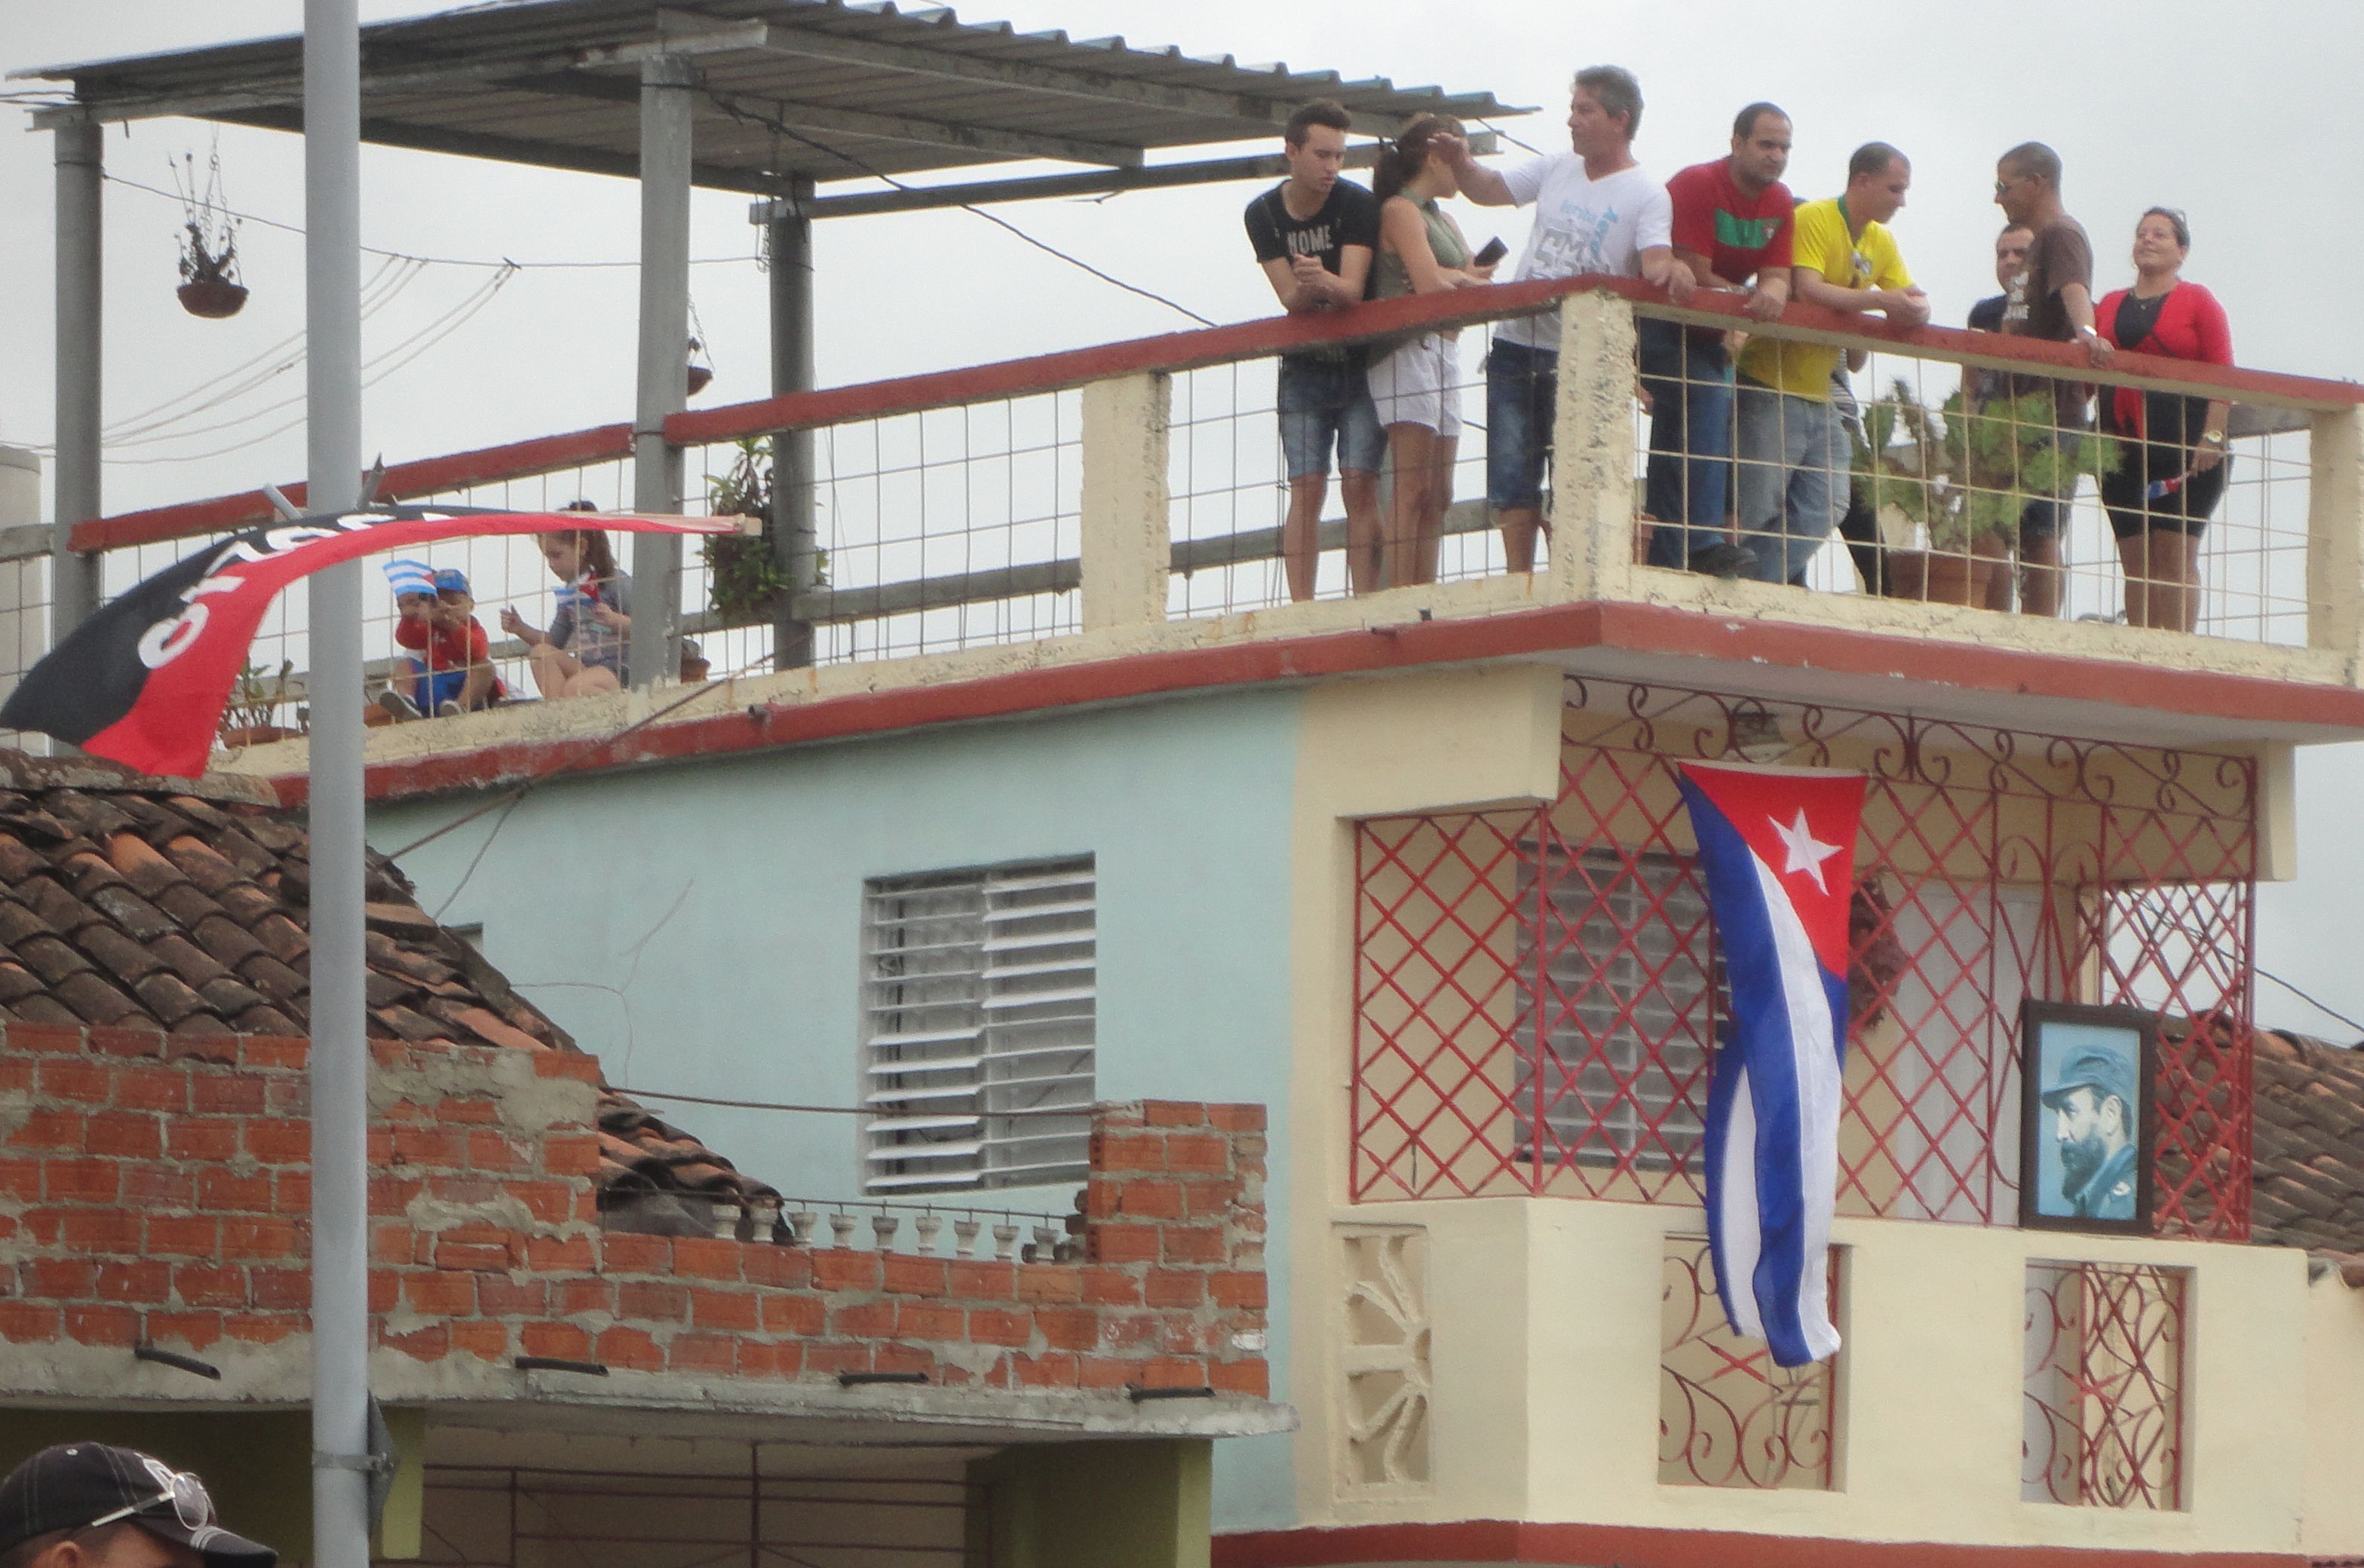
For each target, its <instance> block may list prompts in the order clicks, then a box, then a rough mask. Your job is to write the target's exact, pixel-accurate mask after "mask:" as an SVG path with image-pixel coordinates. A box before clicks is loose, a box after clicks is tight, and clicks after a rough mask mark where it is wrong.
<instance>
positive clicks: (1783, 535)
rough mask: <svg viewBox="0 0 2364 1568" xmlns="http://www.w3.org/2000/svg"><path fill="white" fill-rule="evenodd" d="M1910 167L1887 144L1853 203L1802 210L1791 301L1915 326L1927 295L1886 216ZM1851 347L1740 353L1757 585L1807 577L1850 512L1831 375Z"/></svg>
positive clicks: (1781, 346) (1761, 342)
mask: <svg viewBox="0 0 2364 1568" xmlns="http://www.w3.org/2000/svg"><path fill="white" fill-rule="evenodd" d="M1911 185H1912V164H1911V163H1909V162H1907V161H1905V157H1904V154H1902V153H1901V152H1899V151H1898V150H1896V149H1894V148H1893V147H1890V146H1889V145H1888V144H1887V143H1886V142H1884V141H1874V142H1870V143H1868V144H1866V145H1865V146H1863V147H1859V148H1857V150H1856V153H1855V156H1854V157H1852V158H1850V159H1848V160H1847V186H1846V195H1843V196H1833V197H1829V198H1826V199H1824V200H1823V201H1818V202H1805V203H1802V204H1801V206H1799V208H1798V216H1797V222H1796V234H1795V238H1794V239H1793V240H1792V242H1791V246H1790V263H1791V265H1790V298H1792V299H1802V300H1806V301H1809V302H1811V303H1812V304H1815V305H1819V306H1825V307H1827V308H1829V309H1832V310H1836V311H1842V312H1845V313H1846V314H1849V315H1864V314H1868V313H1870V312H1873V311H1877V312H1879V314H1881V315H1883V316H1885V317H1888V318H1889V319H1890V321H1894V322H1898V323H1901V324H1902V325H1904V326H1907V327H1918V326H1921V325H1922V324H1924V322H1926V321H1927V320H1928V319H1929V298H1928V296H1927V295H1924V294H1923V293H1922V292H1921V291H1920V289H1918V288H1916V287H1915V286H1913V283H1912V274H1911V273H1910V272H1906V271H1905V270H1904V258H1903V256H1902V255H1901V253H1900V252H1899V251H1898V250H1897V249H1896V239H1895V237H1894V236H1893V235H1891V234H1890V233H1889V231H1888V228H1887V225H1888V220H1889V219H1890V218H1892V217H1895V216H1896V214H1897V210H1898V209H1899V208H1901V207H1902V206H1903V205H1904V193H1905V191H1906V190H1907V189H1908V188H1910V187H1911ZM1842 352H1844V350H1839V349H1835V348H1832V347H1829V346H1827V345H1825V344H1821V343H1799V342H1792V341H1787V340H1784V339H1776V338H1770V337H1767V336H1764V335H1763V334H1761V333H1760V334H1758V335H1756V336H1755V337H1752V338H1751V339H1749V340H1748V347H1747V348H1746V349H1745V350H1742V352H1741V356H1740V365H1739V374H1738V377H1737V381H1738V384H1739V406H1740V439H1739V459H1740V461H1739V501H1740V507H1739V509H1740V530H1741V543H1742V544H1744V545H1745V546H1746V547H1747V548H1748V550H1749V551H1750V553H1752V554H1753V555H1755V556H1756V577H1757V579H1758V580H1759V581H1760V582H1766V583H1790V582H1795V581H1798V580H1800V579H1801V578H1802V577H1803V576H1804V574H1805V571H1806V563H1807V562H1810V561H1812V559H1813V558H1814V552H1815V551H1816V550H1820V549H1821V548H1822V546H1823V539H1826V538H1828V537H1829V536H1830V532H1831V530H1832V529H1833V528H1835V527H1837V526H1838V520H1839V517H1840V515H1841V514H1843V513H1844V512H1845V510H1846V498H1847V484H1848V475H1849V472H1850V470H1851V468H1852V467H1853V463H1852V460H1851V457H1850V454H1849V452H1848V450H1847V441H1846V435H1845V430H1844V428H1842V427H1841V425H1840V423H1839V417H1838V410H1837V409H1835V408H1834V407H1833V406H1832V405H1831V377H1832V375H1833V374H1834V373H1836V372H1837V370H1838V368H1839V358H1840V355H1841V353H1842Z"/></svg>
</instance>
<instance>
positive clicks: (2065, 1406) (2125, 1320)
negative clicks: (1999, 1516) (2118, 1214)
mask: <svg viewBox="0 0 2364 1568" xmlns="http://www.w3.org/2000/svg"><path fill="white" fill-rule="evenodd" d="M2185 1285H2186V1275H2185V1272H2184V1271H2183V1270H2181V1269H2162V1268H2153V1267H2150V1266H2149V1265H2147V1264H2131V1265H2129V1264H2121V1263H2093V1262H2034V1261H2031V1262H2029V1263H2028V1265H2027V1327H2026V1338H2025V1341H2024V1343H2025V1347H2026V1372H2025V1384H2024V1387H2025V1392H2026V1402H2025V1407H2024V1415H2025V1420H2024V1431H2023V1435H2022V1438H2021V1444H2020V1454H2021V1462H2020V1495H2021V1496H2023V1497H2024V1498H2026V1499H2027V1500H2028V1501H2031V1502H2038V1503H2042V1502H2053V1503H2069V1504H2077V1505H2082V1506H2085V1507H2103V1508H2167V1509H2172V1508H2180V1507H2182V1506H2183V1345H2184V1331H2185V1328H2186V1323H2187V1319H2186V1316H2185V1299H2186V1296H2185Z"/></svg>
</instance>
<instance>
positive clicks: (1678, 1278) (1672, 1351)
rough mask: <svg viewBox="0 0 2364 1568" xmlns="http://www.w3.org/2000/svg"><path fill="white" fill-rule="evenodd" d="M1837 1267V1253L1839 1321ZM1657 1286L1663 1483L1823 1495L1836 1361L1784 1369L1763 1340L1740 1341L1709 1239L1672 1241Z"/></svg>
mask: <svg viewBox="0 0 2364 1568" xmlns="http://www.w3.org/2000/svg"><path fill="white" fill-rule="evenodd" d="M1837 1265H1838V1259H1837V1257H1836V1256H1835V1255H1834V1256H1833V1258H1832V1268H1831V1305H1832V1311H1833V1316H1834V1317H1835V1316H1836V1315H1837V1307H1838V1277H1839V1270H1838V1266H1837ZM1661 1279H1662V1283H1663V1289H1662V1294H1661V1296H1660V1300H1661V1304H1662V1305H1661V1307H1660V1311H1659V1337H1658V1480H1659V1481H1660V1482H1661V1483H1663V1484H1666V1485H1678V1486H1740V1487H1754V1488H1758V1489H1764V1490H1780V1489H1805V1490H1817V1491H1820V1490H1827V1489H1828V1488H1829V1486H1830V1485H1831V1461H1832V1453H1833V1442H1832V1424H1833V1419H1834V1409H1835V1403H1836V1394H1837V1389H1838V1373H1837V1358H1836V1357H1833V1358H1832V1359H1831V1360H1829V1361H1823V1362H1814V1363H1813V1364H1812V1365H1811V1366H1801V1367H1779V1366H1775V1365H1774V1364H1773V1358H1772V1354H1771V1352H1770V1351H1767V1349H1766V1348H1765V1346H1764V1344H1763V1343H1762V1342H1760V1341H1757V1340H1743V1339H1741V1338H1740V1337H1738V1336H1737V1335H1735V1334H1734V1333H1733V1331H1732V1328H1731V1325H1729V1324H1728V1323H1726V1322H1725V1321H1724V1316H1723V1303H1722V1301H1720V1300H1719V1299H1718V1298H1717V1296H1716V1288H1715V1265H1714V1262H1713V1261H1712V1258H1711V1256H1710V1254H1709V1251H1708V1244H1707V1238H1705V1237H1703V1236H1669V1237H1667V1239H1666V1252H1665V1257H1664V1261H1663V1264H1662V1268H1661ZM1840 1354H1842V1355H1844V1354H1845V1351H1841V1352H1840Z"/></svg>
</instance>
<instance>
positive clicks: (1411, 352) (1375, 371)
mask: <svg viewBox="0 0 2364 1568" xmlns="http://www.w3.org/2000/svg"><path fill="white" fill-rule="evenodd" d="M1460 348H1461V344H1460V341H1459V339H1447V338H1445V337H1444V335H1443V334H1441V333H1436V332H1429V333H1424V334H1422V336H1420V337H1418V338H1415V339H1412V340H1411V342H1409V343H1406V344H1404V345H1402V346H1401V347H1399V348H1398V349H1396V350H1394V351H1393V352H1392V353H1389V354H1388V355H1387V356H1386V357H1385V358H1384V359H1378V360H1374V361H1371V368H1370V373H1369V375H1368V378H1367V379H1368V380H1369V382H1370V387H1371V402H1372V403H1373V404H1374V405H1376V406H1377V408H1378V411H1379V423H1380V424H1382V425H1425V426H1427V427H1428V428H1430V429H1432V430H1434V431H1435V432H1436V433H1437V435H1438V436H1439V437H1440V438H1449V437H1455V436H1458V435H1460V434H1461V355H1460V352H1459V350H1460Z"/></svg>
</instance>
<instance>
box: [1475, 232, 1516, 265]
mask: <svg viewBox="0 0 2364 1568" xmlns="http://www.w3.org/2000/svg"><path fill="white" fill-rule="evenodd" d="M1510 253H1511V248H1510V247H1509V246H1508V245H1505V244H1503V243H1502V237H1501V236H1500V235H1499V234H1497V235H1496V236H1494V238H1493V239H1489V240H1488V241H1486V248H1485V249H1484V250H1480V251H1478V254H1476V255H1475V256H1472V257H1470V258H1469V260H1470V261H1472V262H1474V263H1475V264H1477V265H1478V266H1480V267H1490V266H1492V265H1493V264H1494V263H1495V262H1497V261H1500V260H1501V259H1502V258H1503V257H1505V256H1507V255H1509V254H1510Z"/></svg>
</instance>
